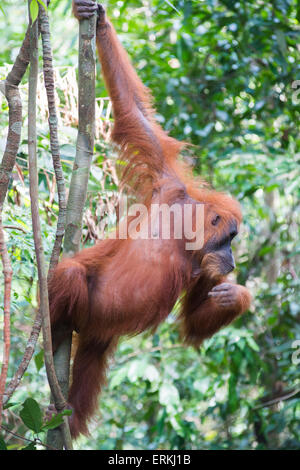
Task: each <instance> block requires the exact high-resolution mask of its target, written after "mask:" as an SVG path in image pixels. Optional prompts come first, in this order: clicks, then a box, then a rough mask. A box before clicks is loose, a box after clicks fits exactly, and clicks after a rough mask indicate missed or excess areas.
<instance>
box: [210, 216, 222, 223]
mask: <svg viewBox="0 0 300 470" xmlns="http://www.w3.org/2000/svg"><path fill="white" fill-rule="evenodd" d="M220 220H221V217H220V216H219V215H216V216H215V217H214V218H213V220H212V221H211V224H212V225H218V223H219V222H220Z"/></svg>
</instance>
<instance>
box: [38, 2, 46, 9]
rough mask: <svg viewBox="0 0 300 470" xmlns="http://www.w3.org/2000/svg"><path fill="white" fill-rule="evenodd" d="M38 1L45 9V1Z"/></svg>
mask: <svg viewBox="0 0 300 470" xmlns="http://www.w3.org/2000/svg"><path fill="white" fill-rule="evenodd" d="M37 1H38V2H39V4H40V5H42V6H43V7H44V8H45V10H46V11H47V5H45V3H44V2H43V0H37Z"/></svg>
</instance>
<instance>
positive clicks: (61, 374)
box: [47, 15, 96, 449]
mask: <svg viewBox="0 0 300 470" xmlns="http://www.w3.org/2000/svg"><path fill="white" fill-rule="evenodd" d="M95 33H96V15H95V16H94V17H92V18H90V19H89V20H82V21H80V23H79V58H78V79H79V83H78V90H79V97H78V109H79V121H78V136H77V145H76V156H75V161H74V166H73V171H72V178H71V183H70V191H69V198H68V204H67V216H66V229H65V238H64V250H63V251H64V254H65V255H66V256H72V255H74V253H76V252H77V251H78V250H79V248H80V239H81V230H82V217H83V209H84V204H85V200H86V194H87V185H88V179H89V172H90V167H91V163H92V157H93V149H94V134H95V130H94V129H95V37H96V34H95ZM71 344H72V335H69V336H68V337H67V339H66V340H65V341H64V342H63V343H62V344H61V345H60V347H59V348H58V350H57V351H56V353H55V356H54V364H55V370H56V373H57V377H58V380H59V383H60V386H61V389H62V391H63V393H64V396H65V397H67V395H68V389H69V365H70V352H71ZM47 444H48V445H50V446H52V447H55V448H57V449H61V448H62V446H63V441H62V437H61V433H60V430H59V429H53V430H50V431H49V432H48V437H47Z"/></svg>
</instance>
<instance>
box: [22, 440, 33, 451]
mask: <svg viewBox="0 0 300 470" xmlns="http://www.w3.org/2000/svg"><path fill="white" fill-rule="evenodd" d="M21 450H36V443H35V442H30V444H28V446H26V447H22V449H21Z"/></svg>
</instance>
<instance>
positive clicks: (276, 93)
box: [0, 0, 300, 449]
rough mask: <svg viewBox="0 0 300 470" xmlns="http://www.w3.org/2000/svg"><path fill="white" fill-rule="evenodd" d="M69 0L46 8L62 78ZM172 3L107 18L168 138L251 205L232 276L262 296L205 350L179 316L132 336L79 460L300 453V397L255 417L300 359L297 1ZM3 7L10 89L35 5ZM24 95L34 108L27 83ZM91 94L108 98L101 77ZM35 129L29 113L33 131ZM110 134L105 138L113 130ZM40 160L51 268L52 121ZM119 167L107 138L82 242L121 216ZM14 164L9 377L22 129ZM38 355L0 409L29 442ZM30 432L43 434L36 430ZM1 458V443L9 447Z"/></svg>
mask: <svg viewBox="0 0 300 470" xmlns="http://www.w3.org/2000/svg"><path fill="white" fill-rule="evenodd" d="M70 3H71V2H70V1H68V0H60V1H58V0H53V1H52V2H51V5H50V7H49V10H50V20H51V22H52V30H53V32H54V34H53V41H54V44H53V45H54V56H55V65H56V66H57V67H58V69H57V70H58V71H61V70H62V69H61V68H59V67H62V68H63V70H64V71H63V72H61V73H62V76H64V74H67V72H68V70H71V69H72V67H73V66H74V65H76V49H77V48H76V40H77V28H76V23H75V21H74V20H73V19H72V18H71V14H70ZM172 5H173V6H172ZM172 5H171V4H170V2H167V1H162V0H152V1H151V2H148V1H146V0H143V1H141V0H132V1H131V2H128V1H127V0H121V1H119V2H117V4H116V3H114V2H112V3H111V4H110V5H108V10H109V14H110V17H111V18H112V20H113V22H114V24H115V25H116V29H117V30H118V32H119V33H120V38H121V40H122V42H123V44H124V46H125V47H126V48H127V50H128V51H129V53H130V55H131V57H132V59H133V62H134V64H135V66H136V67H137V69H138V73H139V75H140V76H141V78H142V79H143V81H144V82H145V84H146V85H148V86H149V87H150V88H151V89H152V91H153V94H154V96H155V103H156V106H157V113H158V118H159V120H160V121H161V122H162V125H163V126H164V127H165V128H166V129H168V130H169V131H170V133H171V135H174V136H175V137H177V138H179V139H183V140H187V141H188V142H190V143H192V144H193V146H192V147H189V148H188V149H187V151H186V154H185V158H186V159H187V160H188V161H189V162H191V163H192V164H193V165H194V168H195V172H196V173H199V174H201V175H202V176H203V177H205V178H206V179H207V180H208V181H209V182H210V183H211V184H212V185H213V186H215V187H216V188H217V189H221V190H225V191H228V192H230V193H232V194H234V195H235V196H236V197H237V198H238V199H239V200H240V201H241V204H242V208H243V213H244V227H243V230H242V232H241V233H240V236H239V239H238V241H237V242H236V248H235V255H236V258H237V261H238V263H237V265H238V269H237V275H238V279H239V282H241V283H246V284H247V286H248V287H249V288H250V290H251V291H252V293H253V298H254V301H253V306H252V308H251V312H250V313H248V314H246V315H244V316H243V317H242V318H240V319H239V320H237V321H236V322H235V323H234V325H232V326H230V327H228V328H226V329H224V330H222V331H221V332H220V333H218V334H217V335H215V336H214V337H213V338H212V339H210V340H208V341H206V342H205V344H204V346H203V347H202V348H201V349H200V350H199V351H195V350H193V349H191V348H184V347H182V345H181V343H180V339H179V337H178V329H177V324H176V311H175V312H174V314H173V315H172V316H170V317H169V319H168V321H167V322H165V323H164V324H163V325H161V327H160V328H159V330H158V331H157V332H156V333H155V334H154V336H147V335H146V336H143V337H135V338H130V339H124V340H123V341H122V342H121V344H120V345H119V349H118V353H117V357H116V359H115V362H114V363H113V364H112V365H111V369H110V374H109V381H108V388H107V389H106V390H105V391H104V393H103V395H102V397H101V402H100V410H101V416H100V417H98V418H97V420H96V422H95V423H94V424H93V425H92V426H91V436H90V437H89V438H81V439H80V440H79V441H78V447H80V448H93V449H131V448H141V449H157V448H161V449H266V448H277V449H279V448H280V449H292V448H298V449H299V437H300V433H299V425H298V423H299V417H300V402H299V392H298V394H297V393H295V394H294V395H292V396H291V397H290V398H289V399H287V400H284V401H282V402H281V403H279V404H278V403H277V404H276V403H275V404H273V405H272V406H261V405H263V403H262V402H261V399H268V398H272V397H276V396H277V395H280V394H284V393H285V391H287V390H291V389H295V390H297V389H298V390H299V385H300V382H299V373H298V370H299V365H297V362H298V361H297V360H295V359H294V361H293V360H292V357H293V353H294V352H295V349H294V346H293V345H294V344H295V343H294V341H295V340H296V339H300V327H299V319H300V307H299V305H300V296H299V291H300V290H299V264H300V263H299V260H300V258H299V255H300V245H299V196H300V189H299V188H300V184H299V183H300V171H299V159H300V157H299V156H300V139H299V135H298V121H299V113H300V107H299V100H298V93H297V88H299V84H297V82H296V81H297V80H299V79H300V66H299V57H298V56H299V51H298V43H299V31H300V10H299V6H298V3H297V2H296V0H275V1H273V2H255V1H253V0H251V1H250V0H247V1H244V2H238V1H233V0H223V1H221V0H205V1H197V0H185V1H183V0H178V1H175V0H174V1H172ZM173 7H175V8H173ZM2 9H3V10H4V13H2V12H0V27H1V30H2V31H3V34H2V35H1V37H0V51H1V53H0V78H3V77H5V75H6V72H7V70H8V69H9V67H10V64H12V62H13V60H14V57H15V55H16V52H17V50H18V47H19V46H20V44H21V41H22V38H23V35H24V31H25V28H26V22H25V19H24V18H25V13H26V2H24V7H23V8H22V7H21V6H20V7H19V6H18V8H17V9H16V7H15V6H14V5H13V3H12V2H10V1H8V0H6V1H3V2H1V10H2ZM299 83H300V82H299ZM69 89H70V90H71V88H70V87H69ZM22 91H23V97H24V99H26V83H24V87H23V89H22ZM58 94H59V97H60V99H61V107H63V106H64V103H65V101H64V100H66V98H65V95H64V92H63V90H62V89H61V88H60V84H59V83H58ZM97 96H101V97H106V91H105V88H104V86H103V83H102V81H101V75H100V70H99V73H98V81H97ZM0 105H1V110H2V113H1V115H0V148H1V149H2V148H3V142H4V138H5V129H6V127H5V126H6V124H7V105H6V103H5V101H4V100H1V101H0ZM68 105H69V103H68ZM24 109H25V108H24ZM26 120H27V116H26V115H25V113H24V124H25V125H24V129H25V128H26ZM103 122H104V121H103ZM105 123H106V125H108V126H109V125H110V119H108V120H106V121H105ZM75 126H76V122H75V121H72V120H69V122H67V120H66V119H65V118H62V122H61V126H60V132H61V135H60V137H61V140H60V142H61V145H62V147H61V151H62V155H63V163H64V171H65V174H66V176H67V178H68V176H69V175H70V168H71V162H72V160H73V158H74V142H75V137H76V129H75ZM38 152H39V154H38V156H39V165H40V174H39V178H40V180H39V182H40V212H41V215H42V223H43V225H42V229H43V236H44V246H45V248H46V256H48V257H49V255H50V251H51V247H52V243H53V240H54V227H55V225H54V221H55V216H56V213H57V202H56V199H55V198H53V195H52V193H51V183H52V169H51V163H50V161H51V160H50V155H49V135H48V130H47V125H46V121H45V120H44V121H40V122H39V137H38ZM112 155H113V153H112V151H111V149H110V148H109V146H108V145H107V143H103V139H102V140H100V139H99V140H97V142H96V153H95V159H94V165H93V168H92V176H91V180H90V187H89V198H88V202H87V205H86V209H87V211H86V217H85V227H84V231H83V242H84V243H85V244H89V243H91V241H92V240H93V239H94V238H97V236H99V233H98V235H97V233H96V232H95V231H94V230H93V229H91V226H92V225H93V224H94V223H98V222H99V221H100V222H101V221H102V217H103V213H102V211H101V208H102V207H103V204H104V203H106V204H107V206H106V207H108V208H111V206H112V205H113V202H111V201H112V198H113V195H114V192H115V190H116V189H117V188H116V180H115V179H114V178H113V176H112V175H113V174H112V173H111V172H107V171H106V170H105V168H106V167H105V165H106V162H107V157H108V156H109V157H111V156H112ZM18 165H19V166H18V168H17V169H16V171H15V173H14V175H13V179H12V182H11V185H10V191H9V195H8V204H7V205H6V208H5V214H4V215H5V224H6V225H14V226H20V227H22V228H23V229H25V231H26V233H25V234H24V233H23V232H21V231H20V230H16V229H13V230H12V229H9V230H7V234H8V247H9V251H10V255H11V258H12V263H13V269H14V282H13V293H14V294H13V304H12V356H11V362H10V376H11V375H12V374H13V372H14V370H15V368H16V364H17V363H18V361H19V360H20V357H21V353H22V351H23V348H24V345H25V343H26V338H27V336H28V331H29V328H30V325H31V322H32V316H33V309H34V308H36V305H37V300H36V296H37V293H36V269H35V260H34V250H33V240H32V233H31V222H30V214H29V197H28V185H27V148H26V133H25V131H23V141H22V146H21V148H20V152H19V155H18ZM103 176H104V184H103V186H100V184H99V181H100V180H101V181H103ZM99 207H100V208H99ZM104 212H105V213H106V215H107V214H109V213H110V211H109V210H108V209H107V210H105V211H104ZM91 214H93V216H92V215H91ZM111 222H113V219H111V220H109V221H108V222H107V223H106V226H107V225H110V224H111ZM1 305H2V303H1ZM40 351H41V349H39V350H38V351H36V354H37V356H38V359H37V362H36V364H39V366H37V368H35V366H34V364H31V366H30V368H29V370H28V372H27V374H26V377H25V378H24V380H23V382H22V385H21V386H20V387H19V389H18V390H17V392H16V393H15V395H14V397H13V402H14V403H15V402H16V403H17V404H15V405H14V407H12V408H11V409H8V410H7V411H6V423H5V425H6V427H8V428H10V429H17V430H18V433H19V434H21V435H24V432H25V428H24V424H26V425H27V427H29V428H30V429H31V430H32V431H33V432H37V427H39V426H37V427H36V428H35V429H33V426H31V427H30V426H29V421H30V420H28V419H26V421H25V422H24V419H23V418H22V416H23V417H24V416H25V411H24V408H25V409H26V407H25V403H27V405H26V406H28V403H29V404H30V403H31V404H32V403H33V402H28V400H32V397H33V398H34V399H35V401H37V402H38V403H40V404H41V406H42V407H43V408H45V407H46V406H47V404H48V390H47V386H46V378H45V373H44V369H43V368H40V360H41V354H40ZM22 403H24V404H23V405H22ZM32 406H35V405H32ZM22 410H23V411H22ZM36 410H37V408H36ZM38 413H39V412H38V411H37V414H38ZM29 415H30V413H29ZM22 419H23V421H22ZM33 422H34V423H38V424H39V425H40V424H41V421H40V418H35V419H33ZM35 425H36V424H35ZM35 425H34V426H35ZM30 433H31V431H27V433H26V437H28V436H30V435H31V434H30ZM3 437H5V441H6V445H7V446H10V445H11V446H12V447H14V446H15V447H16V446H17V447H24V444H23V443H21V442H20V441H19V440H18V439H17V438H13V437H10V439H8V437H9V434H6V435H5V436H3ZM4 445H5V444H4V443H3V441H2V440H1V441H0V448H2V447H3V446H4Z"/></svg>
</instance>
